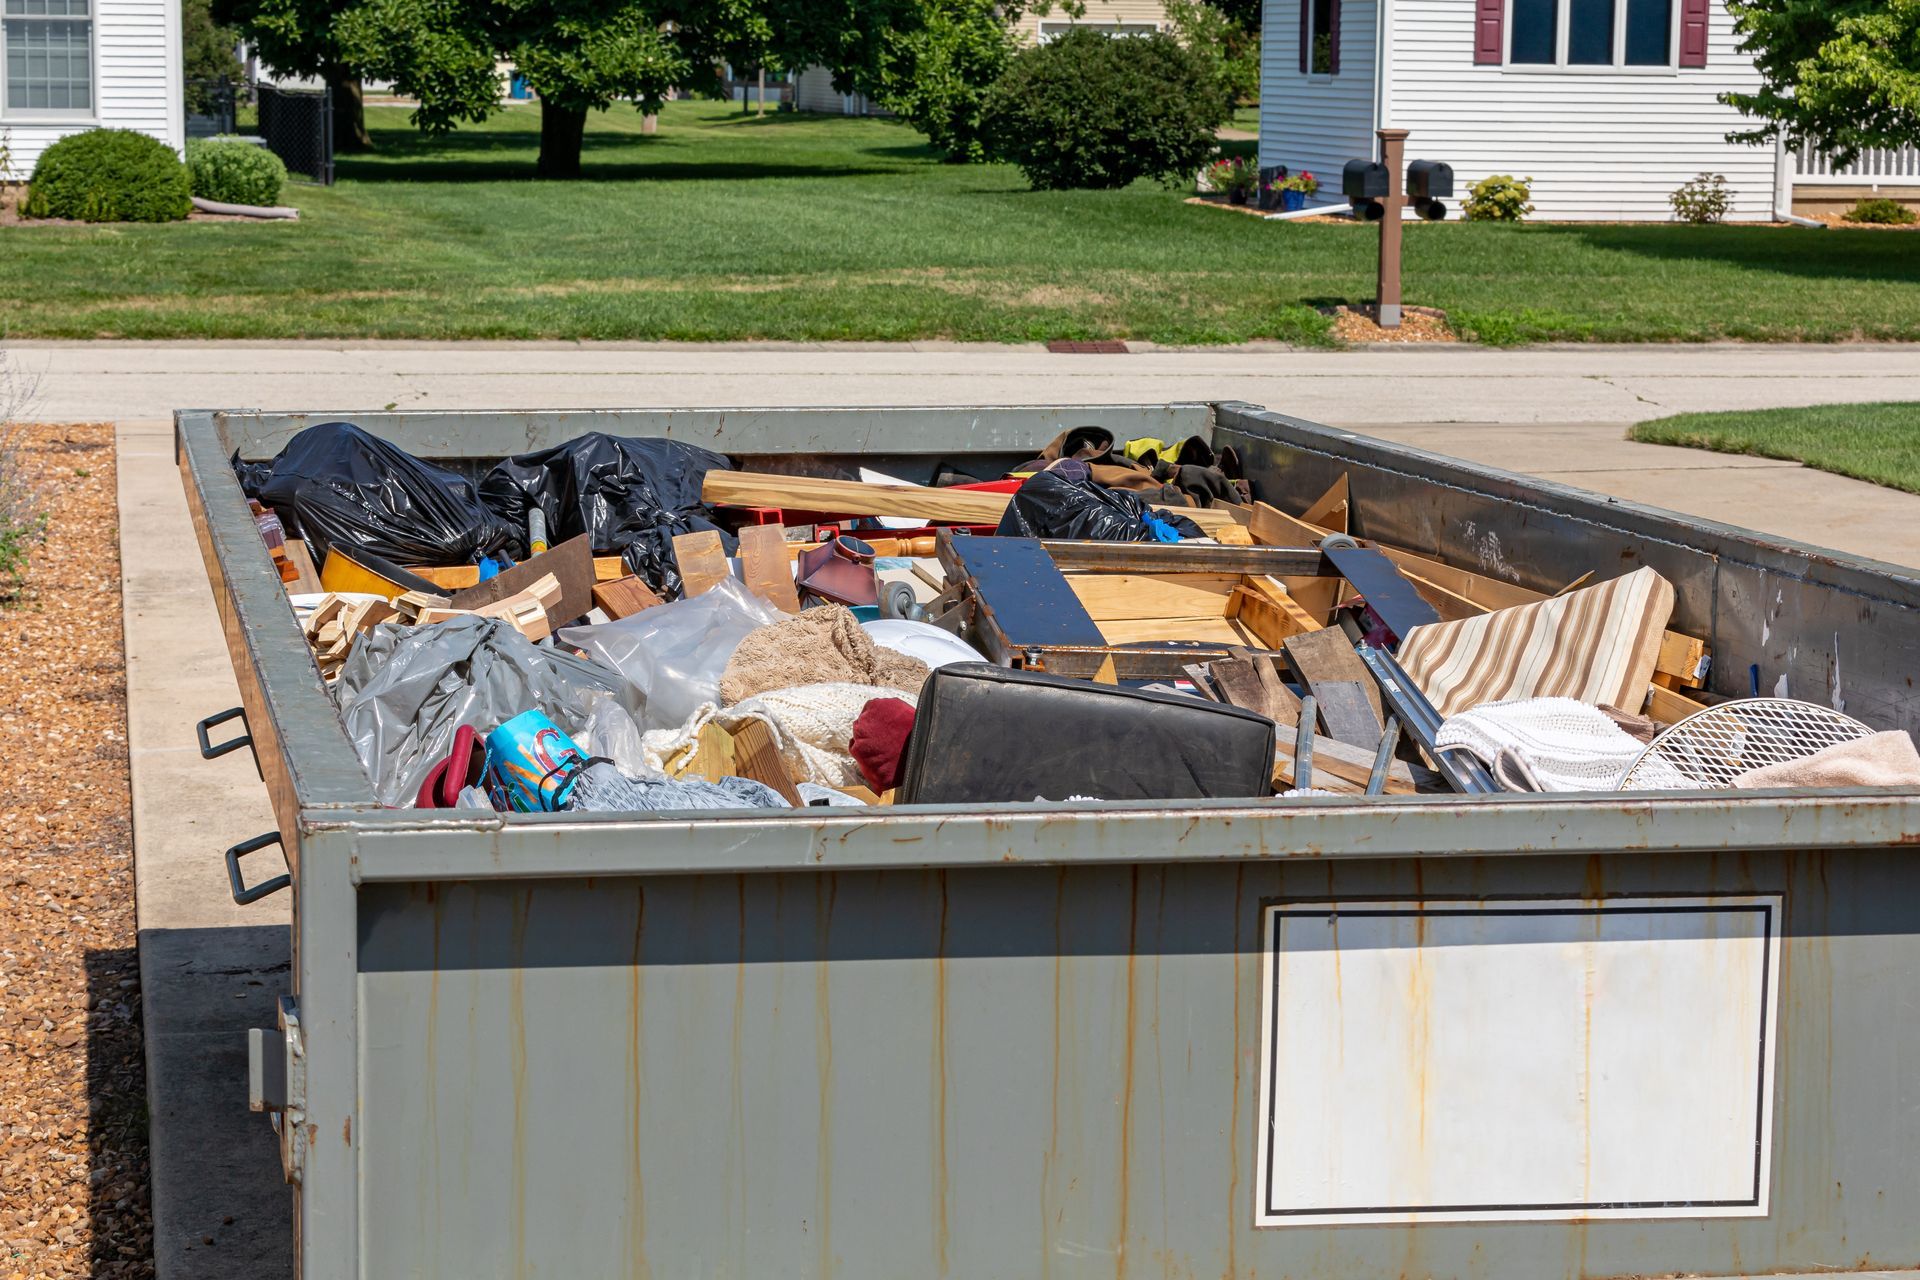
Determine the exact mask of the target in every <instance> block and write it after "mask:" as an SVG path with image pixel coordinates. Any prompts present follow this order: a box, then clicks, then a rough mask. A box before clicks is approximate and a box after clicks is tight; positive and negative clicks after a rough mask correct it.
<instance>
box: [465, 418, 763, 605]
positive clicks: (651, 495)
mask: <svg viewBox="0 0 1920 1280" xmlns="http://www.w3.org/2000/svg"><path fill="white" fill-rule="evenodd" d="M715 469H719V470H723V471H731V470H732V469H733V463H732V462H730V461H729V460H728V459H726V458H725V457H723V456H721V455H720V454H717V453H714V452H712V451H711V450H708V449H702V448H700V447H699V446H698V445H691V444H683V443H681V442H680V441H678V440H663V439H660V438H658V437H653V436H647V437H635V436H610V435H607V434H605V433H604V432H599V431H594V432H590V433H588V434H587V435H584V436H579V437H577V438H575V439H572V440H569V441H567V442H566V443H565V444H560V445H555V446H554V447H553V448H551V449H542V450H540V451H538V452H537V453H522V454H519V455H517V456H515V457H511V458H508V459H507V460H506V461H504V462H501V463H499V464H498V465H496V466H495V467H494V468H493V470H491V471H489V472H487V474H486V476H485V477H483V478H482V479H481V481H480V500H481V501H482V502H484V503H486V504H487V507H488V509H490V510H491V511H492V512H493V513H494V515H495V516H497V517H498V518H499V519H500V521H501V522H502V523H504V524H506V525H509V526H511V527H512V528H513V529H514V530H515V531H516V533H517V535H518V539H519V549H520V550H521V551H522V552H525V551H526V549H527V547H526V536H527V512H528V511H529V510H531V509H532V507H533V505H534V504H535V503H538V504H539V506H540V511H541V513H542V514H543V515H545V516H546V519H547V541H548V542H549V543H551V544H552V545H554V546H558V545H559V544H560V543H562V542H565V541H566V540H567V539H568V538H576V537H579V536H580V535H581V534H583V533H584V534H587V535H588V536H589V537H591V538H592V539H593V550H594V553H595V554H596V555H618V556H620V557H621V559H623V560H624V561H625V562H626V565H627V569H628V570H629V571H630V572H633V573H637V574H639V575H640V576H641V577H642V578H644V579H645V580H646V582H647V585H649V586H651V587H652V588H653V589H654V590H655V591H658V592H659V593H660V594H661V595H662V596H663V597H665V598H667V599H674V598H677V597H678V596H679V594H680V573H679V570H678V569H677V568H675V566H674V560H673V540H674V538H676V537H677V536H679V535H680V534H683V533H693V532H696V531H698V530H701V529H712V530H714V531H715V532H717V533H719V534H720V541H721V542H722V543H723V544H724V545H725V547H726V550H727V554H728V555H732V554H733V553H734V550H735V544H734V540H733V537H732V535H730V534H728V533H727V532H726V531H725V530H723V529H721V528H720V527H719V526H718V525H716V524H714V523H713V521H712V519H710V518H709V517H710V514H711V513H710V512H709V511H708V509H707V507H706V505H705V504H704V503H702V502H701V501H700V486H701V484H702V482H704V481H705V480H706V477H707V472H709V471H712V470H715Z"/></svg>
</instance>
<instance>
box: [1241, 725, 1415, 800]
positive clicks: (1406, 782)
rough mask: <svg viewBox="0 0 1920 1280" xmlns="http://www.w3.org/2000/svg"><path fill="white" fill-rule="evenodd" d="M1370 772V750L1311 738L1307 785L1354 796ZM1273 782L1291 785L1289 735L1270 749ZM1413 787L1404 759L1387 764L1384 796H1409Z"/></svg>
mask: <svg viewBox="0 0 1920 1280" xmlns="http://www.w3.org/2000/svg"><path fill="white" fill-rule="evenodd" d="M1372 772H1373V752H1371V751H1362V750H1360V749H1359V748H1357V747H1350V746H1348V745H1347V744H1346V743H1344V742H1335V741H1334V740H1333V739H1331V738H1322V737H1316V738H1314V740H1313V777H1312V778H1311V779H1310V780H1309V783H1308V785H1310V786H1314V787H1318V788H1319V789H1320V790H1322V791H1338V792H1341V793H1343V794H1346V795H1358V794H1359V793H1360V792H1362V791H1364V790H1366V786H1367V778H1368V777H1369V776H1370V775H1371V774H1372ZM1273 785H1274V787H1275V789H1277V790H1285V789H1286V788H1288V787H1291V786H1292V785H1293V738H1292V737H1291V736H1290V735H1288V734H1281V735H1280V739H1279V746H1278V747H1277V748H1276V749H1275V751H1274V769H1273ZM1414 789H1415V788H1414V783H1413V770H1412V769H1409V768H1408V767H1407V765H1406V762H1405V761H1401V760H1395V761H1393V763H1392V764H1390V765H1388V766H1387V785H1386V793H1387V794H1388V795H1390V796H1406V795H1412V794H1413V792H1414Z"/></svg>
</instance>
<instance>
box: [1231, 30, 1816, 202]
mask: <svg viewBox="0 0 1920 1280" xmlns="http://www.w3.org/2000/svg"><path fill="white" fill-rule="evenodd" d="M1736 44H1737V40H1736V37H1735V34H1734V30H1733V18H1732V16H1731V15H1730V14H1729V13H1728V12H1727V8H1726V4H1725V2H1724V0H1266V9H1265V36H1264V39H1263V41H1262V46H1261V47H1262V58H1263V66H1262V69H1261V94H1260V163H1261V165H1262V166H1266V167H1271V166H1277V165H1285V166H1287V167H1288V168H1289V169H1290V170H1293V171H1295V172H1297V171H1299V170H1301V169H1310V170H1312V171H1313V173H1314V174H1315V176H1317V177H1319V178H1320V179H1321V182H1322V187H1321V190H1320V194H1319V197H1318V200H1319V201H1322V202H1325V201H1338V200H1339V199H1340V172H1341V167H1342V165H1343V164H1344V163H1345V162H1346V161H1348V160H1350V159H1357V158H1374V156H1375V152H1376V143H1375V139H1374V130H1375V129H1376V128H1387V127H1391V128H1401V129H1407V130H1410V131H1411V136H1410V137H1409V138H1408V140H1407V156H1408V158H1410V159H1412V158H1419V159H1427V160H1442V161H1445V162H1447V163H1448V164H1451V165H1452V166H1453V171H1454V175H1455V180H1456V192H1455V196H1456V198H1455V200H1454V201H1452V202H1450V205H1451V207H1452V208H1455V209H1457V208H1458V206H1459V202H1460V201H1461V200H1463V199H1464V198H1465V196H1466V194H1467V190H1468V188H1469V187H1470V186H1471V185H1472V184H1473V183H1474V182H1476V181H1478V180H1479V179H1481V178H1484V177H1486V176H1488V175H1489V174H1495V173H1507V174H1512V175H1514V176H1515V177H1522V178H1525V177H1530V178H1532V179H1533V203H1534V205H1535V207H1536V210H1537V212H1536V214H1535V216H1536V217H1539V218H1550V219H1566V220H1598V221H1620V220H1632V221H1666V220H1669V219H1671V218H1672V217H1673V210H1672V208H1671V206H1670V205H1669V204H1668V202H1667V198H1668V196H1669V195H1670V194H1672V192H1673V191H1674V190H1675V189H1676V188H1677V187H1679V186H1681V185H1682V184H1683V183H1685V182H1687V181H1688V180H1690V179H1692V178H1693V177H1695V176H1696V175H1698V174H1700V173H1703V172H1706V173H1719V174H1724V175H1725V176H1726V179H1727V185H1728V187H1729V188H1730V189H1731V194H1732V198H1733V203H1732V208H1731V209H1730V211H1729V213H1728V218H1729V220H1741V221H1765V220H1771V219H1772V218H1774V217H1775V214H1776V211H1790V210H1791V203H1792V190H1793V183H1794V177H1795V173H1794V170H1795V167H1796V163H1797V162H1796V159H1795V157H1793V156H1791V155H1789V154H1787V153H1785V152H1784V151H1782V150H1781V149H1779V148H1776V147H1773V146H1749V145H1742V144H1735V143H1730V142H1728V141H1727V140H1726V135H1727V133H1728V132H1729V131H1731V130H1735V129H1738V128H1741V127H1743V125H1744V124H1746V123H1747V122H1746V119H1745V117H1743V116H1741V115H1740V114H1739V113H1738V112H1736V111H1734V110H1733V108H1731V107H1728V106H1724V105H1722V104H1721V103H1720V101H1719V95H1720V94H1722V93H1724V92H1727V91H1728V90H1746V89H1752V88H1756V87H1758V84H1759V76H1758V73H1757V72H1756V71H1755V70H1754V67H1753V62H1752V60H1751V59H1750V58H1749V57H1747V56H1746V55H1745V54H1743V53H1741V52H1740V51H1739V49H1738V48H1737V47H1736Z"/></svg>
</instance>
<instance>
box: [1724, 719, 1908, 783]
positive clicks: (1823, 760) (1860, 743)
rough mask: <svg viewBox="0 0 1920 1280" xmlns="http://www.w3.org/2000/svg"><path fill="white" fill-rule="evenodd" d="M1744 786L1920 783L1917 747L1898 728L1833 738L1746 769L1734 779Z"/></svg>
mask: <svg viewBox="0 0 1920 1280" xmlns="http://www.w3.org/2000/svg"><path fill="white" fill-rule="evenodd" d="M1733 785H1734V786H1736V787H1739V788H1741V789H1743V790H1750V791H1758V790H1760V789H1762V788H1764V787H1913V786H1920V751H1915V750H1914V747H1913V739H1912V738H1910V737H1908V736H1907V735H1906V734H1904V733H1902V732H1900V731H1899V730H1897V729H1890V730H1888V731H1886V732H1884V733H1876V734H1871V735H1869V736H1868V737H1865V738H1855V739H1854V740H1853V741H1852V742H1836V743H1834V744H1833V745H1832V746H1830V747H1825V748H1822V749H1821V750H1819V751H1816V752H1814V753H1813V754H1812V755H1810V756H1802V757H1801V758H1800V759H1798V760H1784V761H1782V762H1781V763H1779V764H1769V765H1762V766H1761V767H1760V768H1758V769H1749V770H1747V771H1746V772H1745V773H1743V774H1741V775H1740V776H1739V777H1737V778H1735V779H1734V780H1733Z"/></svg>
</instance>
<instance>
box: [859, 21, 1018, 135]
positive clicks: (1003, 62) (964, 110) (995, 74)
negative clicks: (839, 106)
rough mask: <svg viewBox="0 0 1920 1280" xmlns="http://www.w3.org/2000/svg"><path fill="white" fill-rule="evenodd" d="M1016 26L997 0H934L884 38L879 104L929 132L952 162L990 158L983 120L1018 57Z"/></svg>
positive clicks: (875, 93) (876, 94) (875, 88)
mask: <svg viewBox="0 0 1920 1280" xmlns="http://www.w3.org/2000/svg"><path fill="white" fill-rule="evenodd" d="M1016 47H1017V46H1016V45H1015V43H1014V37H1013V29H1012V27H1011V26H1010V25H1009V24H1008V22H1007V19H1006V16H1005V14H1004V13H1003V11H1002V10H1001V8H1000V6H999V5H998V4H996V3H994V0H932V3H929V4H927V5H926V6H925V7H924V12H923V15H922V19H921V21H920V22H919V23H918V24H916V25H914V26H912V27H910V28H908V29H906V30H890V31H888V32H887V34H886V39H885V42H884V45H883V53H882V57H881V66H880V71H879V78H878V80H877V81H876V83H875V84H874V86H873V97H874V100H875V101H876V102H878V103H879V104H880V105H881V106H883V107H885V108H886V109H887V110H889V111H891V112H893V114H895V115H897V116H899V117H900V118H901V119H903V120H905V121H906V122H907V123H908V124H910V125H912V126H913V127H914V128H915V129H916V130H918V131H919V132H921V133H922V134H925V135H926V139H927V141H928V142H931V143H932V144H933V145H934V146H936V147H938V148H939V149H940V151H941V152H942V153H943V154H944V156H945V158H946V159H947V161H948V162H950V163H953V164H976V163H978V162H980V161H982V160H985V159H986V158H987V151H986V147H985V145H984V144H983V143H982V142H981V139H980V117H981V113H982V112H983V111H984V110H985V109H986V100H987V92H988V90H989V89H990V88H991V87H992V86H993V82H994V81H995V80H998V79H999V78H1000V75H1001V73H1002V72H1004V71H1005V70H1006V69H1007V63H1008V62H1009V61H1010V60H1011V59H1012V58H1013V52H1014V49H1015V48H1016Z"/></svg>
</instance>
